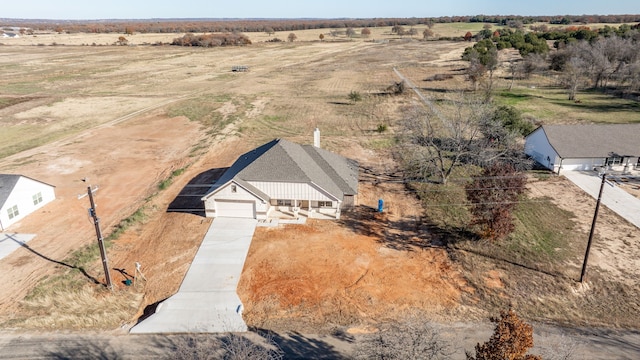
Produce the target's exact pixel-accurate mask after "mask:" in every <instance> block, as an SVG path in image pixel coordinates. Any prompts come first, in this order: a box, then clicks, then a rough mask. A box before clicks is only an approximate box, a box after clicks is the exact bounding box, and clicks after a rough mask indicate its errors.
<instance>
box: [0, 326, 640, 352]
mask: <svg viewBox="0 0 640 360" xmlns="http://www.w3.org/2000/svg"><path fill="white" fill-rule="evenodd" d="M434 328H435V329H436V330H437V331H438V332H439V334H440V337H441V338H442V339H443V340H445V341H447V342H448V343H449V346H450V351H451V354H450V356H448V357H447V358H448V359H454V360H455V359H461V360H462V359H465V356H464V353H465V350H469V351H473V348H474V346H475V344H476V343H477V342H484V341H486V340H488V339H489V337H490V336H491V333H492V331H493V327H492V324H490V323H488V322H483V323H451V324H434ZM224 336H226V334H218V335H199V336H198V337H194V335H193V334H174V335H156V334H146V335H131V334H129V335H127V334H126V333H124V332H119V333H111V334H104V333H68V332H64V333H20V332H10V331H6V330H5V331H0V359H1V360H4V359H30V360H31V359H36V360H37V359H120V360H126V359H179V358H180V357H179V356H178V355H177V354H176V349H179V348H183V349H184V348H185V346H187V347H188V349H190V350H192V351H195V350H202V349H208V348H212V349H219V348H220V344H219V343H216V342H215V339H220V338H221V337H224ZM247 336H248V338H249V339H250V340H251V341H252V342H257V341H260V340H261V338H260V336H258V335H257V334H256V333H248V335H247ZM271 338H272V340H273V341H275V342H276V343H277V344H278V346H279V347H280V348H281V349H282V350H283V351H284V353H285V359H327V360H328V359H348V358H349V357H348V355H349V354H350V353H351V352H352V350H353V348H354V344H355V343H356V342H357V341H358V339H359V336H356V337H354V336H352V335H349V334H344V333H341V334H336V335H308V334H300V333H273V334H271ZM534 343H535V348H534V349H533V351H531V353H535V354H540V355H543V358H544V359H549V358H552V357H551V355H554V356H555V358H557V359H559V358H561V357H558V356H559V355H562V354H563V353H565V354H566V353H571V354H572V355H573V356H572V357H571V359H590V360H604V359H607V360H616V359H620V360H627V359H629V360H637V359H639V358H640V331H637V330H618V331H616V330H606V329H566V328H561V327H556V326H550V325H543V324H534ZM213 351H215V350H210V351H204V353H206V354H210V353H211V352H213ZM191 358H193V357H191Z"/></svg>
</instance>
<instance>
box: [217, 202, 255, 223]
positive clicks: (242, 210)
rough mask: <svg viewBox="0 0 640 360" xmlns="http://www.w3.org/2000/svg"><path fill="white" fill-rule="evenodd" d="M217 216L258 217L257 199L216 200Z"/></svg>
mask: <svg viewBox="0 0 640 360" xmlns="http://www.w3.org/2000/svg"><path fill="white" fill-rule="evenodd" d="M215 206H216V216H218V217H235V218H249V219H255V218H256V203H255V201H234V200H231V201H228V200H216V201H215Z"/></svg>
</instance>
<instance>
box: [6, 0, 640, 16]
mask: <svg viewBox="0 0 640 360" xmlns="http://www.w3.org/2000/svg"><path fill="white" fill-rule="evenodd" d="M479 14H484V15H585V14H587V15H612V14H640V1H639V0H606V1H605V0H243V1H234V0H3V1H2V2H1V3H0V18H22V19H69V20H78V19H80V20H87V19H150V18H376V17H378V18H385V17H401V18H407V17H439V16H454V15H479Z"/></svg>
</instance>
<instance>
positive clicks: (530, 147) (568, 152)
mask: <svg viewBox="0 0 640 360" xmlns="http://www.w3.org/2000/svg"><path fill="white" fill-rule="evenodd" d="M639 139H640V124H606V125H600V124H589V125H543V126H540V127H539V128H537V129H536V130H534V131H533V132H532V133H531V134H529V135H528V136H527V137H526V143H525V153H526V154H527V155H529V156H530V157H531V158H533V159H534V160H535V161H537V162H538V163H539V164H541V165H542V166H544V167H546V168H547V169H549V170H552V171H553V172H555V173H558V174H560V171H561V170H593V169H595V168H600V167H603V166H606V167H608V168H610V169H613V170H617V171H622V172H623V173H628V172H630V171H633V170H637V169H640V160H639V156H640V141H639Z"/></svg>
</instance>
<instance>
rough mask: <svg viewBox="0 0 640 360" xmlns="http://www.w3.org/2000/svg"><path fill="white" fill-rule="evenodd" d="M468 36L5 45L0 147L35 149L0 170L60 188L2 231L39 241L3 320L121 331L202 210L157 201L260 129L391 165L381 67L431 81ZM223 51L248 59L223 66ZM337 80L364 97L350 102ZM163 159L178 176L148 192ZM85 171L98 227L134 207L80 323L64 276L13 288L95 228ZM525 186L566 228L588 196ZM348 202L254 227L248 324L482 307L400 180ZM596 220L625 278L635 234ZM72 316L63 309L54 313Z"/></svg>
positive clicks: (2, 308) (185, 259) (183, 250)
mask: <svg viewBox="0 0 640 360" xmlns="http://www.w3.org/2000/svg"><path fill="white" fill-rule="evenodd" d="M85 41H86V42H87V43H91V42H92V39H91V38H90V37H87V38H86V39H85ZM60 43H62V42H60ZM465 45H466V44H461V43H448V42H442V43H440V42H439V43H428V44H424V43H419V42H415V41H411V40H408V39H403V40H401V41H395V42H394V41H392V42H390V43H388V44H377V43H365V42H362V41H357V42H341V43H313V44H312V43H299V44H293V45H292V44H259V45H255V46H252V47H249V48H228V49H214V50H205V49H193V48H189V49H183V48H173V47H170V48H158V47H96V48H94V47H89V46H87V47H81V46H77V47H65V46H56V47H50V46H47V47H39V46H5V47H3V56H2V57H0V65H2V70H0V75H1V76H0V85H1V86H0V88H2V89H5V90H4V92H3V93H0V96H2V97H5V98H20V99H24V100H25V101H24V102H20V103H18V104H16V105H12V106H8V107H5V108H2V109H0V117H1V124H0V126H2V131H1V134H0V140H3V144H5V145H0V150H1V151H4V152H5V153H10V152H11V151H12V149H15V146H18V147H19V148H25V149H26V148H28V147H30V146H32V145H34V144H35V145H38V144H40V143H46V144H45V145H42V146H40V147H36V148H34V149H32V150H26V151H20V152H18V153H17V154H15V155H13V156H10V157H6V158H4V159H2V160H1V161H0V171H2V172H11V173H21V174H25V175H27V176H30V177H34V178H37V179H40V180H43V181H45V182H48V183H51V184H53V185H56V192H57V196H58V199H57V200H56V201H55V202H54V203H52V204H50V205H48V206H46V207H45V208H44V209H43V211H41V212H38V213H37V214H33V215H31V216H29V217H28V218H27V219H25V220H23V221H21V222H20V223H19V224H17V225H15V226H13V227H12V228H11V229H10V230H12V231H15V232H23V233H36V234H37V237H36V238H35V239H34V240H32V241H31V242H29V248H30V249H31V250H29V249H27V248H22V249H19V250H17V251H16V252H15V253H13V254H11V255H10V256H9V257H7V258H5V259H2V260H0V283H2V284H3V289H2V292H1V293H0V323H2V324H5V326H15V327H30V328H47V329H57V328H65V329H67V328H73V327H77V328H87V327H93V328H114V327H117V326H123V327H127V326H131V325H132V324H133V323H135V319H136V318H137V316H139V315H141V314H142V312H143V310H144V308H145V307H146V306H147V305H149V304H153V303H155V302H158V301H161V300H163V299H165V298H167V297H168V296H170V295H172V294H173V293H174V292H175V291H176V290H177V288H178V287H179V285H180V283H181V281H182V278H183V276H184V273H185V272H186V271H187V269H188V267H189V264H190V261H191V259H192V258H193V255H194V254H195V252H196V250H197V247H198V245H199V243H200V241H201V240H202V236H203V235H204V233H205V232H206V230H207V227H208V225H209V223H210V220H209V219H206V218H203V217H201V216H198V215H193V214H189V213H180V212H168V211H166V210H167V209H168V208H169V207H170V204H171V203H173V202H174V201H175V200H176V197H177V196H178V194H179V193H180V192H181V191H182V190H183V188H184V186H185V185H187V184H188V183H189V182H190V181H191V180H192V179H194V178H196V177H198V176H202V174H203V173H205V172H206V171H208V170H210V169H221V168H224V167H226V166H229V165H230V164H231V163H232V162H233V160H234V159H235V158H236V156H238V155H239V154H241V153H242V152H243V151H247V150H249V149H251V148H253V147H254V146H255V145H258V144H261V143H263V142H265V141H268V140H271V139H273V138H275V137H286V138H288V139H290V140H292V141H298V142H306V143H309V142H310V141H311V133H312V130H313V128H315V127H319V128H321V130H322V143H323V146H324V147H326V148H328V149H329V150H332V151H336V152H338V153H341V154H343V155H346V156H350V157H353V158H355V159H357V160H358V161H360V162H361V164H362V165H364V166H366V167H368V168H371V169H375V170H376V171H379V172H380V173H387V172H390V171H392V170H393V169H394V164H393V163H392V162H391V161H390V156H389V154H388V148H389V144H390V141H389V137H388V135H387V134H379V133H377V132H376V131H375V129H376V128H377V127H378V126H379V125H380V124H386V125H389V127H390V129H391V130H393V124H394V121H395V120H396V119H397V112H396V109H397V108H398V107H399V106H403V105H405V104H408V103H410V102H411V101H413V100H411V96H410V95H408V96H403V97H389V96H385V95H384V94H383V92H384V89H385V88H387V87H388V86H389V85H391V84H392V83H393V82H394V81H397V78H396V77H395V75H394V73H393V70H392V69H393V67H394V66H395V67H398V68H400V69H401V70H402V72H403V74H405V75H406V76H408V77H409V78H410V79H412V81H413V82H414V83H416V84H421V85H422V87H423V89H424V90H425V91H426V90H428V89H429V88H430V86H431V85H430V84H429V83H425V82H424V81H423V80H424V79H427V78H429V77H430V76H433V75H435V74H438V73H441V72H451V73H456V71H457V70H456V69H458V68H459V67H460V63H459V61H458V59H459V56H460V54H461V53H462V49H463V48H464V47H465ZM238 64H241V65H248V66H249V67H250V71H249V72H247V73H241V74H236V73H231V72H230V71H229V70H230V69H231V66H232V65H238ZM456 74H458V73H456ZM447 86H451V87H456V86H465V83H464V80H463V77H462V76H461V75H459V74H458V75H456V76H455V77H454V78H453V79H452V80H451V82H450V83H449V84H448V85H447ZM352 90H357V91H360V92H362V93H363V94H365V95H366V96H365V99H364V100H363V101H362V102H361V103H358V104H350V103H349V102H348V100H347V94H348V93H349V92H350V91H352ZM183 115H184V116H188V117H189V118H191V120H194V121H189V120H188V119H187V118H185V117H184V116H183ZM195 120H197V121H195ZM34 129H35V131H34ZM5 130H6V131H5ZM32 133H36V135H30V134H32ZM3 136H4V138H3ZM23 136H24V139H25V140H24V141H18V140H17V139H22V137H23ZM30 136H31V138H30ZM8 141H9V142H8ZM10 141H13V142H10ZM14 152H15V151H14ZM178 169H184V172H183V173H181V174H180V175H177V176H175V177H174V178H173V182H172V184H171V185H169V186H168V187H166V189H165V190H162V191H160V190H158V184H159V183H160V182H162V181H163V180H165V179H167V178H169V177H170V175H171V173H172V172H173V171H175V170H178ZM83 177H88V179H89V182H90V183H92V184H93V185H99V190H98V191H97V193H96V200H97V203H98V208H97V211H98V215H99V216H100V218H101V224H102V226H103V229H104V230H105V234H108V233H110V232H111V230H112V229H113V227H114V226H115V225H116V224H118V223H119V222H120V220H122V219H123V218H125V217H127V216H129V215H131V214H132V213H133V212H135V211H136V210H137V209H139V208H141V207H142V208H143V209H144V214H145V216H144V220H142V221H141V222H137V223H135V224H134V225H133V226H131V227H130V228H129V229H128V230H127V231H126V232H125V233H124V234H122V235H121V236H120V237H119V238H118V239H117V240H115V241H114V242H113V245H112V247H111V248H110V249H109V251H108V255H109V261H110V267H111V268H114V269H115V268H117V269H120V270H121V271H120V272H119V271H117V270H114V271H113V272H112V276H113V278H114V281H115V283H116V286H117V291H115V292H114V294H113V295H111V294H109V293H107V292H106V291H102V290H100V289H101V287H100V286H93V285H92V286H93V289H94V293H91V294H89V295H88V298H89V299H92V300H95V299H100V301H101V304H105V306H107V305H106V304H107V303H115V302H122V303H124V305H123V307H122V308H119V309H118V312H117V314H115V313H116V312H115V310H114V311H113V313H109V312H108V311H107V313H106V314H105V315H103V316H101V317H100V316H98V317H97V318H91V319H90V320H82V319H84V318H87V310H86V309H83V308H82V304H83V303H80V302H79V303H78V304H76V307H75V308H74V304H66V305H63V303H64V301H61V300H60V299H61V298H60V297H61V296H62V293H64V288H62V289H59V291H58V293H56V294H53V295H51V296H50V297H49V298H47V299H42V298H38V297H37V296H36V297H35V299H30V300H29V301H24V298H25V296H26V295H27V294H29V293H30V292H31V291H32V289H33V288H34V287H35V286H36V285H37V284H38V283H41V282H42V280H43V279H45V278H53V277H54V275H55V274H59V273H62V272H64V271H67V270H68V269H69V268H70V267H73V266H74V264H73V263H72V262H70V261H69V260H66V259H67V256H68V255H69V254H70V253H71V252H72V251H74V250H77V249H80V248H81V247H83V246H84V245H86V244H89V243H91V242H93V241H95V234H94V233H93V226H92V224H91V222H90V221H89V219H88V217H87V213H86V208H87V205H88V204H87V200H86V198H85V199H78V198H77V196H78V195H79V194H81V193H83V192H85V191H86V187H85V186H86V184H85V183H82V182H81V181H80V179H81V178H83ZM533 189H534V190H532V191H534V192H535V194H538V193H539V194H540V196H543V195H545V196H553V197H555V198H556V200H554V201H555V202H557V203H558V205H559V206H562V207H564V208H566V209H568V210H571V211H573V212H574V213H575V214H576V222H577V223H579V224H580V225H579V226H580V227H581V229H584V228H585V227H587V226H588V224H590V220H591V219H590V214H591V204H592V202H591V201H590V200H589V199H588V198H587V197H586V196H585V195H582V194H581V193H580V191H579V190H578V189H577V188H576V187H573V186H572V185H571V184H568V183H567V182H566V181H564V180H561V179H558V180H557V181H548V182H540V183H536V184H535V186H534V187H533ZM558 194H560V195H558ZM379 198H383V199H385V203H386V204H387V209H386V212H385V213H383V214H377V213H375V212H373V211H372V209H373V207H374V206H375V205H376V203H377V199H379ZM360 205H361V206H359V207H358V209H357V210H355V211H353V212H352V213H349V214H345V217H344V219H343V221H341V222H320V221H310V222H309V223H308V224H306V225H302V226H287V227H281V228H277V229H260V230H259V231H258V232H257V233H256V236H255V237H254V240H253V244H252V247H251V249H250V255H249V258H248V259H247V263H246V266H245V271H244V275H243V278H242V279H241V283H240V288H239V292H240V295H241V297H242V299H243V301H244V303H245V308H246V310H245V315H246V320H247V322H248V323H249V324H250V325H254V326H261V327H263V326H264V327H274V328H291V329H300V328H301V327H304V326H310V327H311V328H312V329H317V328H319V327H327V326H328V327H331V326H334V325H350V326H354V327H355V328H354V331H367V330H368V329H369V326H372V324H375V322H376V321H381V320H386V319H388V318H390V317H393V316H395V314H397V313H399V312H402V311H403V310H408V309H419V310H421V311H423V312H424V313H426V314H428V315H429V317H431V318H434V319H437V320H442V321H446V320H452V319H467V318H469V317H471V318H473V317H483V316H486V314H484V313H483V312H482V311H481V310H480V309H478V308H476V307H474V306H471V305H469V304H470V302H466V301H463V300H462V299H463V297H464V298H467V299H468V298H473V297H474V291H473V289H472V288H470V287H469V286H468V285H467V284H466V283H465V281H464V277H463V276H462V275H463V274H462V273H461V269H460V268H459V267H458V266H457V265H456V264H455V263H453V262H452V261H451V260H450V259H449V257H448V256H447V254H446V253H445V251H444V250H443V249H439V248H431V247H428V246H425V245H426V243H427V242H426V241H425V240H427V239H429V234H428V233H425V232H424V229H422V228H420V227H418V226H416V224H417V223H418V221H419V220H420V215H421V213H420V211H418V210H416V209H417V206H418V205H417V202H416V200H415V199H414V198H413V196H412V195H411V194H410V193H407V192H406V191H404V189H403V187H402V186H401V185H398V184H381V185H377V186H374V185H373V184H369V183H364V182H363V184H362V188H361V196H360ZM598 231H599V234H600V237H601V238H602V239H603V240H604V241H603V242H601V243H596V245H595V249H594V252H593V254H592V257H593V259H594V260H592V261H593V262H592V264H593V265H594V267H599V268H601V269H603V271H604V270H606V271H607V272H610V273H611V274H613V275H614V276H617V277H619V278H623V277H625V278H626V279H627V280H626V281H628V282H629V285H630V286H638V282H637V280H636V278H637V276H629V275H637V274H638V273H639V272H640V269H639V268H638V265H637V264H638V263H637V259H638V258H639V257H640V256H639V255H640V248H639V247H638V245H637V244H638V241H637V240H638V236H639V235H638V229H635V228H631V227H629V225H628V224H625V223H624V222H623V221H621V220H620V219H618V218H617V217H615V216H614V215H612V214H610V213H608V212H607V211H604V212H603V215H602V218H601V221H600V223H599V228H598ZM622 238H624V239H625V241H623V242H622V243H619V242H616V241H615V240H617V239H622ZM576 261H577V259H576ZM135 262H140V263H141V264H142V270H143V272H144V275H145V277H146V278H147V279H148V281H146V282H142V283H141V284H139V285H138V286H137V287H126V286H125V285H124V284H123V283H122V281H123V280H125V278H126V274H132V273H133V272H134V263H135ZM630 263H631V264H633V265H632V266H629V264H630ZM76 270H77V269H76ZM84 270H85V271H86V273H87V276H84V275H82V274H81V272H79V271H75V272H74V274H76V275H75V276H76V277H77V278H78V279H80V281H86V282H87V283H91V279H90V278H91V277H94V278H96V279H97V280H98V281H102V280H103V279H102V268H101V264H100V263H99V262H97V261H96V262H94V263H92V265H91V266H88V267H86V268H85V269H84ZM125 273H126V274H125ZM494 275H495V274H494ZM494 277H497V278H498V279H497V280H496V281H499V276H494ZM56 299H58V300H56ZM114 299H116V300H118V301H113V300H114ZM74 301H75V300H74ZM52 304H53V305H52ZM67 305H68V308H65V306H67ZM74 309H75V310H74ZM74 311H75V312H76V313H77V315H76V316H75V318H73V317H72V316H71V315H68V313H73V312H74ZM63 314H65V316H69V317H70V318H69V320H68V321H67V322H65V321H61V319H62V318H64V316H63ZM27 318H28V319H27Z"/></svg>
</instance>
